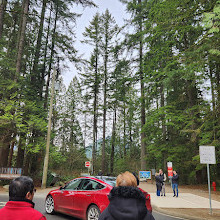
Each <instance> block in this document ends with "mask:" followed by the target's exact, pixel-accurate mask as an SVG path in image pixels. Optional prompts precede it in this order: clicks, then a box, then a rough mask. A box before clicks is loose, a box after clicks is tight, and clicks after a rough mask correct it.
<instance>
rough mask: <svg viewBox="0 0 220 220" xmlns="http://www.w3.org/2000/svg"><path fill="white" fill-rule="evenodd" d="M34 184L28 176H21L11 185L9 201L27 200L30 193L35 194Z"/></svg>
mask: <svg viewBox="0 0 220 220" xmlns="http://www.w3.org/2000/svg"><path fill="white" fill-rule="evenodd" d="M33 190H34V183H33V180H32V179H31V178H30V177H28V176H21V177H18V178H15V179H13V180H12V181H11V183H10V185H9V200H11V199H25V196H26V194H27V193H28V192H30V193H33Z"/></svg>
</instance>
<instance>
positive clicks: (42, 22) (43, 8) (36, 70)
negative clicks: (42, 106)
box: [31, 0, 48, 93]
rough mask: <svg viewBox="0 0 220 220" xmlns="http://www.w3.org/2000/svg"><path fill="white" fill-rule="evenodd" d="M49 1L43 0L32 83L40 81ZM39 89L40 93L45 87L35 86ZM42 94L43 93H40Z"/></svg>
mask: <svg viewBox="0 0 220 220" xmlns="http://www.w3.org/2000/svg"><path fill="white" fill-rule="evenodd" d="M47 1H48V0H43V6H42V10H41V17H40V26H39V31H38V36H37V45H36V50H35V54H34V64H33V70H32V74H31V81H32V82H33V83H34V82H36V79H39V78H40V77H39V72H38V71H39V69H38V63H39V57H40V49H41V41H42V36H43V29H44V17H45V11H46V5H47ZM35 86H37V87H39V91H42V89H43V88H40V87H43V85H35ZM40 93H41V92H40Z"/></svg>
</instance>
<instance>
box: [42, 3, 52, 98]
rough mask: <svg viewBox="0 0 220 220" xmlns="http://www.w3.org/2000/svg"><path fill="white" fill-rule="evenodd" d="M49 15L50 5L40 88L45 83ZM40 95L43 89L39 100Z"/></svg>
mask: <svg viewBox="0 0 220 220" xmlns="http://www.w3.org/2000/svg"><path fill="white" fill-rule="evenodd" d="M51 4H52V3H51ZM51 14H52V5H51V9H50V15H49V20H48V27H47V36H46V43H45V48H44V62H43V67H42V70H41V84H42V86H43V85H44V81H45V79H44V78H45V72H46V61H47V48H48V41H49V35H50V23H51ZM47 83H48V82H47ZM47 89H48V87H47ZM47 93H48V90H47ZM42 94H43V88H42V91H41V93H40V97H41V98H42Z"/></svg>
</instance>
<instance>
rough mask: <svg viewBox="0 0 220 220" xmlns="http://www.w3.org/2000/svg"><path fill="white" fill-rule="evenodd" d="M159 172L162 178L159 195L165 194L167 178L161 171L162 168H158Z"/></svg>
mask: <svg viewBox="0 0 220 220" xmlns="http://www.w3.org/2000/svg"><path fill="white" fill-rule="evenodd" d="M159 174H160V176H161V177H162V179H163V182H162V190H161V196H166V195H165V181H166V180H167V176H166V174H165V173H164V172H163V170H162V169H160V170H159Z"/></svg>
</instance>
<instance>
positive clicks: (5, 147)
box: [0, 141, 10, 167]
mask: <svg viewBox="0 0 220 220" xmlns="http://www.w3.org/2000/svg"><path fill="white" fill-rule="evenodd" d="M0 145H1V146H0V167H7V165H8V155H9V149H10V144H8V143H5V142H3V141H0Z"/></svg>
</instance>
